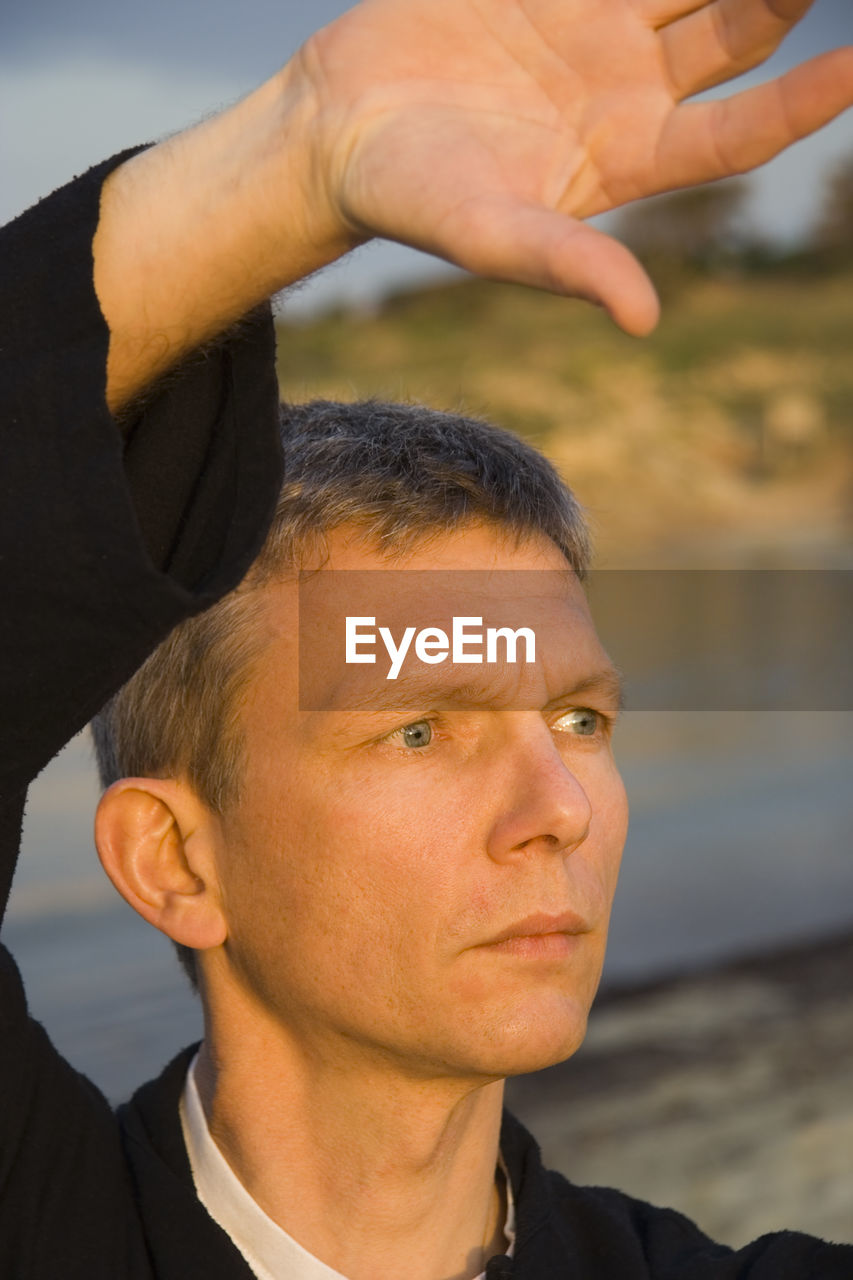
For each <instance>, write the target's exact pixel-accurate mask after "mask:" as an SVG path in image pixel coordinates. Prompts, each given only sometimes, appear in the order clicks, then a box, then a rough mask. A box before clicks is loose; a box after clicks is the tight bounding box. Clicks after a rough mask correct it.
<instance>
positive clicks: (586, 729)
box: [554, 707, 601, 738]
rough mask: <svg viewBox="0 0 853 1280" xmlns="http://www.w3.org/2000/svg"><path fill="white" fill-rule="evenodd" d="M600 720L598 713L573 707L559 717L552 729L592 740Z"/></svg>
mask: <svg viewBox="0 0 853 1280" xmlns="http://www.w3.org/2000/svg"><path fill="white" fill-rule="evenodd" d="M600 720H601V717H600V716H599V713H598V712H597V711H593V710H592V709H591V708H590V707H574V708H573V709H572V710H571V711H567V712H566V714H565V715H562V716H560V718H559V720H557V721H556V723H555V725H554V728H555V729H559V730H560V732H561V733H574V734H577V735H578V736H579V737H584V738H592V737H594V736H595V734H596V733H597V731H598V729H599V727H600Z"/></svg>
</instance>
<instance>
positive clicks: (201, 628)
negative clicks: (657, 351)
mask: <svg viewBox="0 0 853 1280" xmlns="http://www.w3.org/2000/svg"><path fill="white" fill-rule="evenodd" d="M281 435H282V443H283V447H284V458H285V474H284V481H283V483H282V488H281V495H280V498H279V501H278V505H277V508H276V512H275V515H274V517H273V520H272V523H271V526H270V529H269V532H268V534H267V538H266V541H265V543H264V545H263V548H262V549H261V552H260V554H259V556H258V558H257V560H256V561H255V563H254V565H253V566H252V568H251V569H250V571H249V573H248V575H247V577H246V578H245V579H244V581H243V582H242V583H241V584H240V586H239V587H238V588H237V589H236V590H235V591H232V592H231V593H230V594H229V595H227V596H225V597H224V598H223V599H222V600H220V601H219V602H218V603H217V604H215V605H214V606H213V607H212V608H211V609H208V610H207V611H206V612H204V613H202V614H199V615H197V616H196V617H193V618H190V619H188V620H187V621H186V622H183V623H181V624H180V625H179V626H178V627H176V628H175V630H174V631H173V632H172V633H171V635H170V636H169V637H168V638H167V639H166V640H165V641H164V642H163V643H162V644H161V645H160V646H159V648H157V649H156V650H155V651H154V653H153V654H151V656H150V657H149V658H148V659H147V661H146V662H145V663H144V664H143V665H142V666H141V667H140V668H139V670H138V671H137V672H136V674H135V675H134V676H132V677H131V679H130V680H129V681H128V682H127V684H125V685H124V687H123V688H122V689H120V690H119V691H118V693H116V694H115V695H114V697H113V698H112V699H111V700H110V701H109V702H108V703H107V704H106V706H105V707H104V708H103V709H102V710H101V712H100V713H99V715H98V716H97V717H96V718H95V720H94V721H93V723H92V732H93V737H94V741H95V752H96V757H97V761H98V770H99V773H100V777H101V782H102V784H103V786H104V787H107V786H109V785H110V784H111V783H113V782H115V781H116V780H117V779H119V778H122V777H131V776H147V777H174V776H182V777H185V778H186V779H187V780H188V781H189V782H190V783H191V784H192V786H193V787H194V788H195V790H196V791H197V793H198V795H199V796H200V797H201V799H202V800H204V802H205V803H206V804H207V805H208V806H209V807H210V808H211V809H213V810H214V811H216V812H220V813H221V812H224V811H225V809H226V808H227V806H228V805H229V803H231V802H233V800H234V799H235V798H236V797H237V795H238V794H239V786H240V775H241V769H240V762H241V734H240V724H239V694H240V692H241V690H242V688H243V687H244V686H245V684H246V682H247V681H248V679H249V678H250V674H251V668H252V661H253V658H254V657H255V656H256V655H257V652H258V649H259V645H260V638H259V636H260V632H261V629H260V628H259V627H258V626H257V625H253V624H256V623H257V620H258V617H259V614H260V609H261V603H262V602H261V599H260V597H259V591H260V590H261V589H262V588H263V586H264V585H265V584H267V583H269V582H271V581H273V580H275V579H280V578H282V577H285V576H287V575H288V574H289V573H293V572H296V571H297V570H298V569H299V568H300V567H301V566H302V565H303V564H304V563H305V562H306V560H307V559H308V558H310V557H313V556H314V555H315V554H316V553H317V552H319V553H320V554H321V555H322V552H323V544H324V540H325V537H326V535H327V534H329V533H330V532H331V531H332V530H333V529H336V528H339V527H340V526H341V525H344V524H354V525H356V526H361V527H362V528H363V529H364V534H365V538H366V540H368V541H369V542H371V543H372V544H374V545H375V546H376V548H377V550H378V552H379V553H380V554H381V555H383V556H385V557H386V558H387V559H389V560H393V559H394V558H395V557H397V556H399V555H402V554H405V553H406V552H407V551H408V550H410V549H411V548H412V547H414V546H415V545H417V544H418V543H419V542H421V541H423V540H425V539H426V538H428V537H429V536H430V535H434V534H435V533H437V532H447V531H450V530H454V529H458V528H459V527H461V526H463V525H465V524H467V523H470V522H477V521H479V522H491V523H494V524H497V525H500V526H501V527H502V528H504V529H506V530H507V531H509V532H511V533H514V534H515V535H516V537H518V538H519V539H522V538H524V537H526V536H529V535H531V534H542V535H544V536H545V537H547V538H549V539H550V540H551V541H552V542H553V543H554V544H555V545H556V546H557V547H559V549H560V550H561V551H562V552H563V554H564V556H565V557H566V560H567V561H568V563H569V565H570V566H571V567H572V568H573V569H574V570H575V572H576V573H577V574H578V575H579V576H581V577H583V575H584V574H585V572H586V569H587V567H588V561H589V539H588V533H587V528H586V524H585V521H584V518H583V514H582V512H581V510H580V507H579V505H578V503H577V501H576V500H575V498H574V496H573V494H572V493H571V491H570V490H569V489H568V488H567V487H566V485H565V484H564V483H563V481H562V480H561V479H560V477H559V476H558V475H557V472H556V471H555V470H554V468H553V467H552V465H551V464H550V463H549V462H548V461H547V460H546V459H545V458H544V457H543V456H542V455H541V454H540V453H538V452H537V451H536V450H535V449H534V448H532V446H530V445H528V444H526V443H525V442H524V441H522V440H520V439H519V438H518V437H517V436H514V435H512V434H511V433H510V432H508V431H504V430H501V429H500V428H498V427H495V426H492V425H490V424H489V423H486V422H482V421H480V420H478V419H475V418H468V417H462V416H459V415H457V414H450V413H440V412H438V411H436V410H433V409H428V408H425V407H423V406H422V405H410V404H387V403H384V402H381V401H376V400H367V401H361V402H358V403H354V404H338V403H333V402H330V401H323V400H317V401H313V402H311V403H309V404H303V405H295V406H283V407H282V414H281ZM178 953H179V955H180V957H181V960H182V963H183V964H184V967H185V968H186V969H187V972H188V973H189V975H190V978H191V979H192V980H194V974H195V965H194V953H193V952H192V951H191V950H189V949H188V948H184V947H180V946H179V947H178Z"/></svg>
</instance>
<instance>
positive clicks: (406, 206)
mask: <svg viewBox="0 0 853 1280" xmlns="http://www.w3.org/2000/svg"><path fill="white" fill-rule="evenodd" d="M810 2H811V0H712V2H708V0H363V3H362V4H360V5H357V6H356V7H355V8H354V9H353V10H351V11H350V12H349V13H348V14H346V15H344V17H343V18H342V19H340V20H338V22H336V23H333V24H332V25H331V26H330V27H327V28H326V29H324V30H323V31H322V32H320V33H318V35H317V36H315V37H314V38H313V39H312V40H311V41H310V42H309V44H308V45H307V46H306V48H305V50H304V51H303V54H302V58H303V65H304V67H305V69H306V71H307V73H308V76H309V78H310V79H311V81H312V83H313V84H314V85H315V87H316V90H317V94H318V101H319V102H320V104H321V109H322V111H325V112H326V126H327V129H328V136H329V137H330V139H331V142H330V144H329V150H328V152H327V155H328V171H327V175H326V180H327V181H328V183H329V186H328V187H327V190H328V191H329V192H330V193H331V194H332V198H333V199H334V200H336V201H337V207H338V208H339V210H340V212H341V216H343V217H344V219H345V220H346V221H347V222H348V223H349V225H350V226H351V227H352V228H353V229H354V230H355V231H357V232H359V233H361V234H365V235H376V234H379V235H385V236H388V237H390V238H392V239H397V240H401V241H403V242H405V243H409V244H414V245H416V246H418V247H420V248H423V249H427V250H430V251H431V252H434V253H437V254H439V255H440V256H442V257H445V258H448V259H449V260H451V261H453V262H456V263H458V264H460V265H461V266H464V267H467V268H469V269H470V270H472V271H475V272H477V273H479V274H482V275H486V276H490V277H492V278H499V279H510V280H517V281H522V282H525V283H528V284H532V285H536V286H538V287H541V288H545V289H550V290H553V291H555V292H558V293H566V294H573V295H580V296H583V297H587V298H590V299H591V300H594V301H596V302H598V303H600V304H602V305H604V306H605V307H607V309H608V310H609V311H610V312H611V314H612V315H613V317H614V318H615V319H616V321H617V322H618V323H619V324H620V325H622V326H623V327H624V328H625V329H627V330H628V331H630V332H633V333H644V332H646V331H648V330H649V329H650V328H651V327H652V326H653V324H654V322H655V320H656V316H657V302H656V299H655V295H654V290H653V289H652V287H651V284H650V283H649V281H648V279H647V277H646V275H645V273H644V272H643V271H642V269H641V267H640V266H639V264H638V263H637V262H636V261H635V259H634V258H633V257H632V256H631V255H630V254H629V253H628V251H627V250H626V249H625V248H624V247H623V246H621V245H619V244H618V243H617V242H615V241H614V240H612V239H610V238H609V237H607V236H604V235H603V234H601V233H600V232H597V231H595V230H593V229H592V228H590V227H587V226H585V225H584V224H583V222H581V221H580V219H583V218H586V217H588V216H589V215H591V214H595V213H600V212H602V211H604V210H607V209H612V208H615V207H617V206H619V205H622V204H625V203H627V202H628V201H631V200H633V199H636V198H638V197H641V196H647V195H651V194H654V193H656V192H660V191H666V190H670V189H672V188H676V187H683V186H688V185H692V184H694V183H700V182H706V181H709V180H711V179H714V178H720V177H724V176H726V175H728V174H734V173H742V172H744V171H746V170H748V169H751V168H753V167H755V166H756V165H758V164H761V163H763V162H764V161H765V160H767V159H769V158H770V157H771V156H773V155H775V154H776V153H777V152H778V151H780V150H782V149H783V148H784V147H786V146H788V145H789V144H790V143H792V142H794V141H796V140H797V139H798V138H800V137H802V136H804V135H805V134H807V133H809V132H811V131H812V130H814V129H816V128H818V127H819V126H820V125H822V124H824V123H825V122H826V121H828V120H830V119H831V118H832V117H833V116H835V115H837V114H838V113H839V112H840V111H842V110H844V108H845V107H847V106H848V105H850V104H851V102H853V47H848V48H845V49H839V50H836V51H835V52H832V53H828V54H824V55H822V56H821V57H819V58H816V59H814V60H813V61H811V62H808V63H806V64H804V65H803V66H800V67H798V68H797V69H796V70H794V71H791V72H789V73H788V74H787V75H785V76H782V77H781V78H779V79H777V80H775V81H772V82H771V83H769V84H765V85H762V86H761V87H759V88H753V89H750V90H747V91H745V92H740V93H735V94H734V95H733V96H731V97H729V98H726V99H722V100H717V101H711V102H701V103H691V102H688V101H685V100H686V99H689V98H690V97H691V96H692V95H695V94H697V93H699V92H700V91H701V90H703V89H707V88H709V87H711V86H715V85H719V84H722V83H724V82H726V81H728V80H730V79H732V78H733V77H735V76H737V75H739V74H740V73H741V72H743V71H746V70H748V69H749V68H751V67H754V66H756V65H758V64H759V63H761V62H763V61H764V60H765V59H766V58H767V57H768V56H769V55H770V54H771V53H772V52H773V50H774V49H775V48H776V47H777V45H778V44H779V43H780V41H781V40H782V39H783V38H784V36H785V35H786V34H787V32H788V31H789V30H790V29H791V27H792V26H794V24H795V23H796V22H797V21H798V19H799V18H800V17H801V16H802V15H803V13H804V12H805V11H806V10H807V9H808V8H809V6H810Z"/></svg>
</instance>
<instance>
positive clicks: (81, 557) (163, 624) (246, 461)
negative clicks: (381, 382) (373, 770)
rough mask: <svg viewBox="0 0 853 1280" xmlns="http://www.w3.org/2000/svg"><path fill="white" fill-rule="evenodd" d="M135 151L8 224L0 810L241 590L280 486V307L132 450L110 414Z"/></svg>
mask: <svg viewBox="0 0 853 1280" xmlns="http://www.w3.org/2000/svg"><path fill="white" fill-rule="evenodd" d="M129 154H131V153H129V152H128V153H124V154H123V155H122V156H118V157H115V158H114V159H113V160H111V161H107V162H105V163H104V164H102V165H100V166H98V167H97V168H96V169H94V170H91V171H90V172H89V173H88V174H86V175H85V176H84V177H83V178H79V179H77V180H76V181H75V182H73V183H70V184H69V185H68V186H67V187H64V188H62V189H61V190H59V191H58V192H56V193H54V195H52V196H50V197H48V198H47V199H45V200H43V201H42V202H41V203H40V204H38V205H36V206H35V207H34V208H33V209H31V210H30V211H29V212H28V213H26V214H23V215H22V216H21V217H20V218H18V219H16V220H15V221H14V222H12V223H10V224H9V225H8V226H7V227H5V228H4V229H3V230H2V231H0V298H2V306H0V574H2V597H0V600H2V603H1V604H0V682H1V683H0V688H2V698H1V699H0V712H2V714H0V808H2V805H3V803H4V801H5V803H6V805H7V807H8V806H12V807H14V805H15V798H16V797H17V796H19V795H20V793H21V791H22V789H23V788H25V787H26V784H27V782H28V781H29V780H30V779H31V778H32V777H34V776H35V774H36V773H37V772H38V771H39V770H40V769H41V768H42V766H43V765H44V764H45V763H46V762H47V761H48V760H49V759H50V758H51V756H53V755H54V754H55V752H56V751H57V750H58V749H59V748H60V747H61V746H62V745H63V744H64V743H65V742H66V741H67V740H68V739H69V738H70V737H71V736H72V735H73V734H74V733H75V732H76V731H77V730H78V729H80V728H81V727H82V726H83V725H84V724H85V723H86V722H87V721H88V720H89V719H90V718H91V716H92V715H93V714H94V713H95V712H96V711H97V710H98V709H99V707H100V706H101V705H102V704H103V703H104V702H105V701H106V699H107V698H108V697H109V696H110V695H111V694H112V693H113V692H114V691H115V690H116V689H117V688H118V687H119V686H120V685H121V684H123V683H124V681H125V680H126V679H127V678H128V677H129V676H130V675H131V674H132V672H133V671H134V670H135V669H136V667H137V666H139V664H140V663H141V662H142V661H143V659H144V658H145V657H146V656H147V654H148V653H149V652H150V651H151V650H152V649H153V648H154V647H155V646H156V645H157V644H158V643H159V642H160V641H161V640H162V639H163V638H164V637H165V636H166V635H167V634H168V632H169V631H170V630H171V629H172V628H173V627H174V626H175V625H176V624H177V623H178V622H180V621H181V620H182V619H183V618H186V617H188V616H189V615H190V614H192V613H195V612H198V611H199V610H201V609H204V608H206V607H208V606H209V605H210V604H212V603H213V602H214V600H216V599H217V598H218V597H219V596H220V595H222V594H224V593H225V592H226V591H228V590H229V589H231V588H232V587H233V586H235V585H236V584H237V583H238V582H239V580H240V578H241V577H242V576H243V574H244V573H245V571H246V569H247V568H248V566H249V564H250V563H251V561H252V559H253V557H254V556H255V554H256V553H257V551H258V549H259V547H260V544H261V542H262V540H263V535H264V532H265V529H266V526H267V524H268V521H269V517H270V514H271V511H272V508H273V505H274V502H275V498H276V495H277V492H278V489H279V485H280V478H281V458H280V445H279V434H278V391H277V384H276V378H275V362H274V333H273V326H272V319H271V314H270V311H269V308H263V309H262V310H261V311H259V312H258V313H257V314H255V315H253V316H251V317H249V318H248V319H247V320H246V321H244V322H243V323H242V325H241V326H239V328H238V329H237V330H236V331H234V332H233V333H232V334H230V335H229V336H228V338H227V339H225V340H222V341H220V342H219V343H217V344H216V345H215V346H214V347H212V348H210V349H209V350H207V351H205V352H202V353H199V354H197V355H196V356H194V357H193V358H192V359H191V360H189V361H188V362H186V364H185V365H184V366H183V367H182V368H180V369H179V370H177V371H176V372H175V373H173V374H172V375H170V376H169V377H168V379H167V380H166V382H164V384H163V385H162V386H160V387H159V389H157V390H156V391H155V392H154V393H152V394H150V395H149V396H148V397H147V398H146V401H145V403H144V405H143V406H142V407H141V408H139V409H138V411H137V413H136V416H135V418H134V420H133V421H132V422H131V423H129V424H128V430H127V433H126V439H123V437H122V435H121V433H120V432H119V431H118V429H117V426H116V424H115V422H114V421H113V419H112V418H111V416H110V414H109V411H108V409H107V406H106V401H105V381H106V355H107V346H108V331H107V328H106V324H105V322H104V319H103V317H102V315H101V312H100V309H99V307H98V302H97V298H96V295H95V292H94V287H93V284H92V252H91V243H92V238H93V235H94V232H95V228H96V226H97V220H98V210H99V200H100V190H101V185H102V183H103V181H104V178H105V177H106V175H107V174H108V173H109V172H111V171H112V169H113V168H114V167H115V166H116V165H117V164H118V163H120V161H121V160H122V159H124V158H126V156H127V155H129ZM4 825H5V824H4ZM8 830H9V828H8V827H7V828H6V833H7V834H8ZM4 843H5V846H6V847H4V848H3V850H2V852H0V857H2V863H3V865H1V866H0V912H2V909H3V907H4V906H5V900H6V894H7V892H8V884H9V879H10V877H11V870H12V867H11V864H12V863H13V862H14V858H15V848H14V847H11V848H10V847H9V844H10V841H9V840H6V841H5V842H4Z"/></svg>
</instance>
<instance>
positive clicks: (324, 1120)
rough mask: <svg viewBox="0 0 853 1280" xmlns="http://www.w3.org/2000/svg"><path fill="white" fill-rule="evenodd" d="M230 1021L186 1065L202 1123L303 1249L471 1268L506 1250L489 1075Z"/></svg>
mask: <svg viewBox="0 0 853 1280" xmlns="http://www.w3.org/2000/svg"><path fill="white" fill-rule="evenodd" d="M214 1021H215V1020H214ZM229 1021H230V1020H229ZM224 1029H225V1028H223V1030H224ZM229 1030H230V1034H227V1036H222V1035H218V1034H216V1033H217V1032H218V1031H219V1027H218V1026H216V1027H209V1031H210V1032H212V1034H208V1037H207V1038H206V1040H205V1043H204V1045H203V1046H202V1050H201V1054H200V1057H199V1064H198V1068H197V1073H196V1078H197V1081H198V1086H199V1092H200V1095H201V1100H202V1105H203V1107H204V1111H205V1115H206V1117H207V1121H208V1125H209V1128H210V1132H211V1135H212V1136H213V1139H214V1141H215V1142H216V1144H217V1146H218V1147H219V1149H220V1150H221V1151H222V1153H223V1155H224V1156H225V1158H226V1160H227V1161H228V1163H229V1165H230V1166H231V1168H232V1169H233V1170H234V1172H235V1174H236V1175H237V1177H238V1178H239V1179H240V1181H241V1182H242V1183H243V1185H244V1186H245V1187H246V1189H247V1191H248V1192H249V1193H250V1195H251V1196H252V1197H253V1198H254V1199H255V1201H256V1202H257V1203H258V1204H259V1205H260V1206H261V1208H262V1209H263V1210H264V1212H265V1213H267V1214H268V1215H269V1217H271V1218H272V1219H273V1221H275V1222H277V1223H278V1224H279V1226H281V1227H282V1228H283V1229H284V1230H285V1231H287V1232H288V1234H289V1235H291V1236H292V1237H293V1238H294V1239H295V1240H297V1241H298V1242H299V1243H300V1244H301V1245H302V1246H303V1248H305V1249H307V1250H308V1251H309V1252H310V1253H313V1254H314V1255H315V1256H316V1257H318V1258H319V1259H321V1260H322V1261H323V1262H325V1263H326V1264H327V1265H328V1266H330V1267H332V1268H334V1269H335V1270H336V1271H340V1272H341V1273H342V1274H343V1275H345V1276H347V1277H348V1278H349V1280H398V1277H399V1275H400V1273H401V1270H403V1269H404V1270H405V1274H406V1276H407V1277H408V1278H409V1280H469V1277H473V1276H476V1275H478V1274H479V1273H480V1272H481V1271H482V1270H484V1268H485V1264H486V1261H487V1259H488V1258H489V1257H490V1256H492V1254H494V1253H502V1252H503V1251H504V1248H505V1244H504V1238H503V1223H504V1213H505V1204H504V1199H503V1188H502V1187H500V1186H498V1184H497V1183H496V1178H495V1171H496V1165H497V1156H498V1139H499V1133H500V1118H501V1107H502V1099H503V1084H502V1082H501V1081H490V1082H482V1081H478V1082H472V1081H470V1080H468V1081H463V1080H457V1079H449V1078H446V1077H440V1078H437V1077H433V1078H429V1075H428V1073H420V1074H419V1075H418V1076H417V1077H415V1076H411V1075H407V1074H406V1073H405V1072H404V1071H403V1070H401V1069H400V1067H399V1065H396V1064H394V1063H393V1062H390V1061H389V1060H388V1059H387V1058H385V1059H384V1060H383V1059H382V1058H381V1057H380V1056H379V1055H376V1054H375V1053H371V1052H369V1051H368V1050H365V1049H364V1047H363V1046H353V1045H347V1046H344V1048H343V1050H341V1047H340V1046H337V1047H336V1048H337V1052H335V1053H334V1054H331V1053H329V1052H328V1046H326V1051H325V1052H322V1053H320V1052H318V1051H317V1048H316V1047H314V1049H313V1050H311V1049H307V1048H306V1047H305V1045H304V1044H298V1043H297V1042H296V1041H295V1039H294V1038H292V1037H289V1036H288V1035H287V1033H286V1032H282V1030H281V1028H275V1030H274V1032H271V1031H270V1029H266V1031H265V1030H264V1029H263V1028H258V1027H255V1028H254V1029H253V1030H250V1029H249V1028H247V1027H246V1026H245V1024H244V1026H243V1027H242V1028H241V1029H240V1034H239V1035H235V1034H234V1031H235V1028H234V1025H233V1022H231V1026H230V1029H229Z"/></svg>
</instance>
